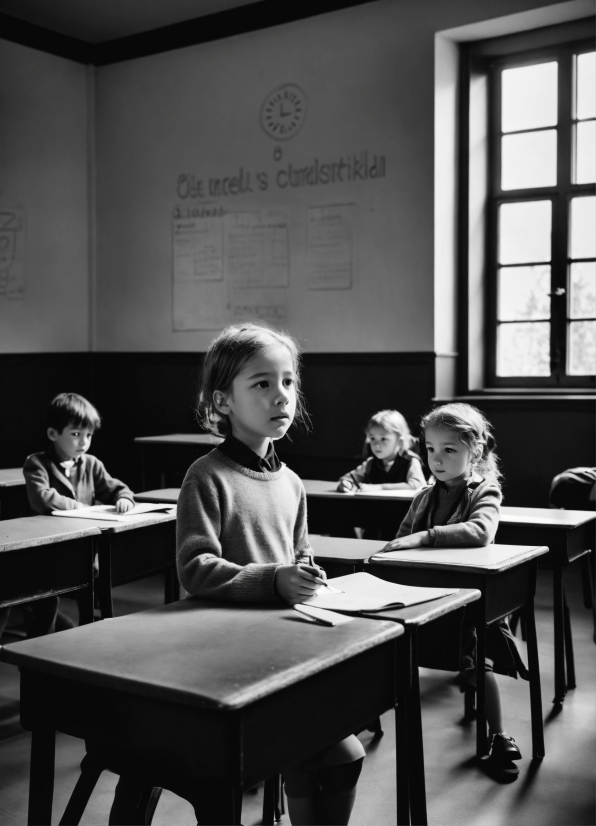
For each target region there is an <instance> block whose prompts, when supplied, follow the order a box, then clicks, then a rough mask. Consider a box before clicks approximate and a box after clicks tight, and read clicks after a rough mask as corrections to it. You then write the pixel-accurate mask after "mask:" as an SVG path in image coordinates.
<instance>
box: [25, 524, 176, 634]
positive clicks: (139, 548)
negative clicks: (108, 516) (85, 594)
mask: <svg viewBox="0 0 596 826" xmlns="http://www.w3.org/2000/svg"><path fill="white" fill-rule="evenodd" d="M32 518H33V519H37V518H39V517H32ZM44 518H49V519H60V517H54V516H51V517H44ZM61 521H62V522H65V521H68V522H70V523H72V524H73V527H75V526H76V527H81V528H82V527H84V526H85V525H88V526H92V527H93V528H95V529H96V530H97V531H98V532H99V533H100V534H101V536H100V539H99V542H98V543H97V553H98V560H99V576H98V578H97V591H98V595H99V607H100V611H101V616H102V618H103V619H106V618H110V617H113V616H114V605H113V601H112V588H114V587H115V586H116V585H125V584H126V583H127V582H134V581H135V580H137V579H142V578H143V577H146V576H152V575H153V574H156V573H159V572H161V571H164V572H165V592H164V602H166V603H168V602H174V601H175V600H178V599H179V598H180V585H179V582H178V575H177V573H176V513H175V512H174V513H146V514H140V515H139V516H131V517H128V519H127V521H126V522H108V521H106V520H104V519H77V518H76V517H67V518H62V519H61Z"/></svg>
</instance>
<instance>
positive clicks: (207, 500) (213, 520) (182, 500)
mask: <svg viewBox="0 0 596 826" xmlns="http://www.w3.org/2000/svg"><path fill="white" fill-rule="evenodd" d="M309 550H310V545H309V542H308V530H307V526H306V494H305V492H304V487H303V485H302V482H301V481H300V479H299V478H298V476H296V474H295V473H294V472H293V471H291V470H290V469H289V468H288V467H286V466H285V465H282V467H281V468H280V470H278V471H275V472H271V473H257V472H255V471H253V470H249V469H248V468H246V467H243V466H242V465H240V464H238V463H237V462H235V461H234V460H233V459H230V458H229V457H228V456H226V455H225V454H224V453H222V451H220V450H212V451H211V452H210V453H208V454H207V455H206V456H202V457H201V458H200V459H197V461H196V462H195V463H194V464H193V465H191V467H190V468H189V470H188V473H187V474H186V478H185V479H184V483H183V485H182V489H181V491H180V497H179V499H178V515H177V564H178V575H179V577H180V582H181V583H182V585H183V587H184V588H186V590H187V591H188V592H189V593H191V594H194V595H195V596H200V597H206V598H208V599H227V600H235V601H241V602H258V601H276V600H278V599H279V597H278V596H277V593H276V590H275V586H274V580H275V572H276V571H277V569H278V568H279V567H280V566H281V565H290V564H294V563H297V562H306V561H307V560H308V556H307V554H308V551H309Z"/></svg>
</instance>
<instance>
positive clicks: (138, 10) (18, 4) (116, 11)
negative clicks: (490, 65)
mask: <svg viewBox="0 0 596 826" xmlns="http://www.w3.org/2000/svg"><path fill="white" fill-rule="evenodd" d="M255 1H256V0H0V13H1V14H7V15H9V16H10V17H16V18H17V19H19V20H24V21H25V22H27V23H34V24H35V25H36V26H42V27H43V28H45V29H50V30H51V31H54V32H58V33H59V34H64V35H68V36H69V37H74V38H76V39H77V40H83V41H85V42H87V43H96V44H97V43H106V42H108V41H110V40H116V39H117V38H120V37H127V36H128V35H133V34H139V33H140V32H148V31H151V30H152V29H160V28H162V27H163V26H170V25H172V24H174V23H183V22H184V21H185V20H193V19H195V18H197V17H204V16H206V15H210V14H216V13H217V12H223V11H227V10H229V9H235V8H238V7H239V6H247V5H250V4H251V3H254V2H255Z"/></svg>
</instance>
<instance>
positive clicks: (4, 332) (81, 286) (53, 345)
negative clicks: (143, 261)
mask: <svg viewBox="0 0 596 826" xmlns="http://www.w3.org/2000/svg"><path fill="white" fill-rule="evenodd" d="M89 72H90V70H89V69H88V68H87V67H85V66H82V65H80V64H78V63H74V62H72V61H69V60H64V59H62V58H59V57H55V56H53V55H49V54H45V53H44V52H39V51H36V50H34V49H30V48H27V47H25V46H20V45H18V44H15V43H10V42H8V41H5V40H0V113H1V122H2V127H1V129H0V213H2V211H3V210H6V209H11V208H14V207H18V208H19V214H23V215H24V216H25V222H24V229H23V233H22V235H21V236H20V240H19V247H18V250H17V261H16V262H15V263H14V264H13V265H12V266H13V272H14V267H15V266H16V267H19V266H20V264H21V263H24V276H25V288H24V292H23V294H22V297H20V298H14V297H13V298H9V297H8V296H7V295H6V294H4V295H0V352H11V353H25V352H52V351H80V350H87V349H88V345H89V288H88V282H89V245H88V240H89V239H88V236H89V233H88V220H89V213H88V152H87V143H88V141H87V131H88V121H87V108H88V107H87V102H88V74H89ZM23 241H24V242H25V249H24V256H23V257H24V262H22V253H23V247H22V246H21V243H22V242H23Z"/></svg>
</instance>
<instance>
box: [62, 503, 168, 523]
mask: <svg viewBox="0 0 596 826" xmlns="http://www.w3.org/2000/svg"><path fill="white" fill-rule="evenodd" d="M175 510H176V505H171V504H170V505H168V504H167V503H165V502H140V503H138V504H136V505H135V506H134V508H131V509H130V510H129V511H126V513H117V512H116V505H88V506H87V507H86V508H76V509H75V510H72V511H52V516H72V517H73V518H74V519H105V520H108V521H110V522H128V520H129V519H130V517H131V516H140V515H142V514H144V513H172V511H175Z"/></svg>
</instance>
